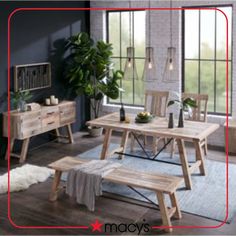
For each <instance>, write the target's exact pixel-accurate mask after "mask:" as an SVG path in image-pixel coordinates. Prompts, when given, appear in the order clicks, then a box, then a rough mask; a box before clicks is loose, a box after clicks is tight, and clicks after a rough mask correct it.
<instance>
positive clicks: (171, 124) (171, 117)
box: [168, 113, 174, 129]
mask: <svg viewBox="0 0 236 236" xmlns="http://www.w3.org/2000/svg"><path fill="white" fill-rule="evenodd" d="M168 128H169V129H171V128H174V118H173V113H170V114H169V122H168Z"/></svg>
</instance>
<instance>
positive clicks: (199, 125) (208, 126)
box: [87, 112, 219, 189]
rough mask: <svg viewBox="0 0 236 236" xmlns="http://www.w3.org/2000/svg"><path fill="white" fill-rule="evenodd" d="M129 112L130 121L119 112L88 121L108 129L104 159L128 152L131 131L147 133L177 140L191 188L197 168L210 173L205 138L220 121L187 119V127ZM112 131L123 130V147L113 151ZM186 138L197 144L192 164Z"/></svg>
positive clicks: (89, 123)
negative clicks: (142, 119) (138, 118)
mask: <svg viewBox="0 0 236 236" xmlns="http://www.w3.org/2000/svg"><path fill="white" fill-rule="evenodd" d="M126 116H127V117H129V122H120V116H119V113H117V112H115V113H111V114H108V115H105V116H102V117H99V118H97V119H94V120H90V121H88V122H87V125H89V126H92V127H94V126H96V127H103V128H104V129H105V136H104V141H103V147H102V151H101V156H100V159H101V160H104V159H106V158H108V157H110V156H111V155H113V154H114V153H121V152H122V153H124V154H125V150H126V146H127V141H128V137H129V134H130V133H133V134H135V133H140V134H143V135H146V136H152V137H163V138H167V139H175V140H176V142H177V146H178V150H179V156H180V165H181V167H182V171H183V177H184V181H185V186H186V188H187V189H192V180H191V174H192V173H193V172H195V171H196V170H198V169H199V171H200V174H201V175H206V169H205V164H204V154H203V151H202V148H201V142H202V141H203V140H204V139H206V138H207V137H208V136H209V135H210V134H212V133H213V132H215V131H216V130H217V129H218V128H219V125H218V124H213V123H207V122H196V121H188V120H185V121H184V127H183V128H178V127H175V128H168V120H167V118H163V117H154V118H153V119H152V121H151V122H149V123H136V122H135V117H136V115H135V114H126ZM112 131H121V132H122V138H121V143H120V147H118V148H116V149H114V150H112V151H110V152H109V144H110V140H111V135H112ZM185 141H191V142H193V144H194V148H195V153H196V161H195V162H194V163H193V164H192V163H191V165H190V163H189V162H188V159H187V154H186V148H185ZM170 174H171V173H170Z"/></svg>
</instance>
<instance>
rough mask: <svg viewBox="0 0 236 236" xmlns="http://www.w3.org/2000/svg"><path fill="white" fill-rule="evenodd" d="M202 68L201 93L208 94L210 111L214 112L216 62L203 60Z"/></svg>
mask: <svg viewBox="0 0 236 236" xmlns="http://www.w3.org/2000/svg"><path fill="white" fill-rule="evenodd" d="M200 68H201V72H200V83H201V85H200V93H202V94H208V96H209V100H208V111H209V112H214V84H215V81H214V62H205V61H204V62H201V64H200Z"/></svg>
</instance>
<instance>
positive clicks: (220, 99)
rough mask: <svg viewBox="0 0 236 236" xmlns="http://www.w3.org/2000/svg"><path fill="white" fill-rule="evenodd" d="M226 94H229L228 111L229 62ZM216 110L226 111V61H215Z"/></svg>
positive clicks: (229, 91)
mask: <svg viewBox="0 0 236 236" xmlns="http://www.w3.org/2000/svg"><path fill="white" fill-rule="evenodd" d="M228 79H229V80H228V82H229V83H228V89H229V90H228V95H229V111H230V104H231V101H230V97H231V63H229V78H228ZM216 112H219V113H226V63H225V62H217V63H216Z"/></svg>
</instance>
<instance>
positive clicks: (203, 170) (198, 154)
mask: <svg viewBox="0 0 236 236" xmlns="http://www.w3.org/2000/svg"><path fill="white" fill-rule="evenodd" d="M193 144H194V147H195V151H196V160H199V161H201V164H200V166H199V169H200V173H201V175H206V168H205V162H204V157H203V153H202V148H201V144H200V141H198V140H194V141H193Z"/></svg>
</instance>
